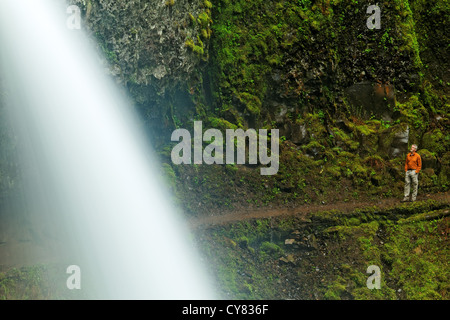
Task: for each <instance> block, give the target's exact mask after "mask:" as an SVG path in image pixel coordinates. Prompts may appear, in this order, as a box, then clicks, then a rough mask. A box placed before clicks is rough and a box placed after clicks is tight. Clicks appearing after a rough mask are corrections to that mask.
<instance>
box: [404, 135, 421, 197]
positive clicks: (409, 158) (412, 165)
mask: <svg viewBox="0 0 450 320" xmlns="http://www.w3.org/2000/svg"><path fill="white" fill-rule="evenodd" d="M416 151H417V145H415V144H413V145H412V146H411V151H410V152H409V153H408V154H407V155H406V162H405V172H406V174H405V197H404V198H403V200H402V202H406V201H409V192H410V189H411V184H412V197H411V201H416V197H417V187H418V185H419V178H418V177H419V172H420V169H422V159H421V158H420V155H419V154H418V153H416Z"/></svg>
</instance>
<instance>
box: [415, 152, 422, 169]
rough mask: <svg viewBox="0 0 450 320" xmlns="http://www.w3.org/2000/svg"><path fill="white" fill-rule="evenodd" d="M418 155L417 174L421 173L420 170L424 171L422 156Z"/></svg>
mask: <svg viewBox="0 0 450 320" xmlns="http://www.w3.org/2000/svg"><path fill="white" fill-rule="evenodd" d="M416 154H417V169H416V173H419V172H420V170H421V169H422V158H421V157H420V155H419V154H418V153H416Z"/></svg>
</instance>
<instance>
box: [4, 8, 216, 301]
mask: <svg viewBox="0 0 450 320" xmlns="http://www.w3.org/2000/svg"><path fill="white" fill-rule="evenodd" d="M66 20H67V14H66V10H65V8H64V5H61V3H60V2H59V3H58V1H52V0H38V1H37V0H1V1H0V75H1V77H2V79H3V85H4V88H3V90H5V94H4V95H2V97H3V98H4V101H3V103H4V104H5V105H6V106H7V109H8V110H9V113H10V121H11V123H12V125H13V127H14V128H15V130H16V132H17V135H18V143H19V146H20V148H19V154H20V157H19V161H20V165H21V168H22V172H23V174H24V177H23V179H24V182H23V183H24V194H25V197H24V198H25V199H26V203H25V207H26V211H27V214H28V215H29V216H30V219H31V220H32V221H40V220H45V221H47V222H48V224H49V225H50V226H51V229H52V230H50V231H49V232H50V233H52V234H53V236H54V239H55V242H57V244H58V246H59V249H58V250H59V251H58V252H59V254H61V260H62V261H67V265H68V266H69V265H76V266H79V268H80V270H81V289H80V290H92V295H91V296H92V297H93V298H95V299H97V298H100V299H104V298H106V299H214V298H215V290H214V289H213V287H214V286H213V284H212V283H211V279H210V277H209V276H208V271H207V269H206V268H205V266H204V265H203V263H202V262H201V258H200V254H199V252H198V251H197V250H196V248H195V245H194V244H193V241H192V237H190V234H189V229H188V228H187V226H186V224H185V223H184V220H183V217H182V215H181V214H180V212H179V210H178V209H176V207H175V206H174V205H173V204H172V202H171V194H170V193H169V192H168V191H167V190H166V189H165V187H164V182H163V181H162V179H161V177H160V176H161V174H160V171H159V167H158V163H157V160H156V157H155V156H154V155H153V154H152V150H151V148H150V147H149V146H148V143H147V141H146V138H145V136H144V134H143V133H142V132H141V129H140V125H139V121H138V117H137V115H136V114H134V111H133V109H132V107H131V104H130V102H129V101H128V99H127V97H126V95H124V94H123V93H122V92H121V89H120V88H119V87H118V86H117V85H116V84H115V83H114V82H113V81H112V79H110V78H108V77H107V76H106V75H105V70H104V68H102V67H101V64H100V63H99V61H100V60H101V59H100V57H99V56H97V53H96V52H95V50H94V49H93V48H92V44H91V42H90V40H89V38H88V37H87V36H86V35H85V34H84V33H83V31H82V30H70V29H69V28H67V26H66ZM68 290H69V289H68ZM89 294H91V292H90V293H89Z"/></svg>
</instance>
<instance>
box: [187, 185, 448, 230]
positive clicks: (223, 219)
mask: <svg viewBox="0 0 450 320" xmlns="http://www.w3.org/2000/svg"><path fill="white" fill-rule="evenodd" d="M428 199H433V200H438V201H442V200H443V201H448V202H449V205H450V191H448V192H444V193H436V194H427V195H424V196H421V197H418V198H417V201H426V200H428ZM400 204H401V202H400V200H399V199H394V198H388V199H378V200H376V201H352V202H337V203H329V204H307V205H301V206H297V207H293V208H286V207H280V208H261V209H251V210H238V211H230V212H229V213H224V214H219V215H210V216H201V217H194V218H191V219H190V220H189V223H190V226H191V227H193V228H197V227H200V226H202V227H207V226H213V225H224V224H228V223H232V222H237V221H245V220H251V219H262V218H270V217H279V216H290V215H296V216H298V217H302V216H303V217H306V215H307V214H309V213H313V212H319V211H328V210H338V211H340V212H351V211H354V210H356V209H362V208H367V207H371V206H372V207H373V206H376V207H377V208H379V209H385V208H390V207H393V206H395V205H400Z"/></svg>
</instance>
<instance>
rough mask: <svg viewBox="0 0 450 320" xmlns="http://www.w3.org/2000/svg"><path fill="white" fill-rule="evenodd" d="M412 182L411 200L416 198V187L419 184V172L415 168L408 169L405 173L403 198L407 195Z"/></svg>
mask: <svg viewBox="0 0 450 320" xmlns="http://www.w3.org/2000/svg"><path fill="white" fill-rule="evenodd" d="M411 184H412V200H416V197H417V187H418V186H419V174H418V173H416V170H408V171H406V174H405V198H408V197H409V192H410V189H411Z"/></svg>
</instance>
